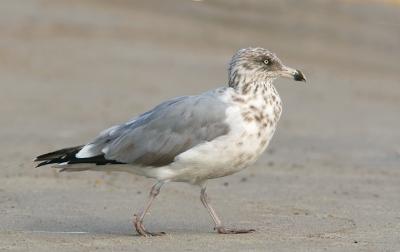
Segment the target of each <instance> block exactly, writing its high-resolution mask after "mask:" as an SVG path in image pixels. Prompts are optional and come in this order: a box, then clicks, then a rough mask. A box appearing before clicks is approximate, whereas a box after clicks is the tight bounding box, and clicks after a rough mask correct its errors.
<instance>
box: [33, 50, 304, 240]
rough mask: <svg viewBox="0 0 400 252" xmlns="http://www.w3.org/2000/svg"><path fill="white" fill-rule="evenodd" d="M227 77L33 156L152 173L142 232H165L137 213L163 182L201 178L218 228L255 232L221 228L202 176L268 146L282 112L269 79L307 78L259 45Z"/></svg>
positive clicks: (218, 173)
mask: <svg viewBox="0 0 400 252" xmlns="http://www.w3.org/2000/svg"><path fill="white" fill-rule="evenodd" d="M228 77H229V78H228V85H227V86H226V87H221V88H217V89H215V90H211V91H208V92H205V93H202V94H199V95H194V96H183V97H178V98H174V99H171V100H168V101H165V102H163V103H161V104H160V105H158V106H156V107H155V108H153V109H152V110H150V111H148V112H146V113H143V114H141V115H139V116H137V117H135V118H134V119H132V120H130V121H128V122H126V123H123V124H120V125H116V126H113V127H111V128H109V129H106V130H104V131H103V132H101V133H100V134H99V135H98V136H97V137H96V138H95V139H94V140H93V141H91V142H89V143H88V144H86V145H80V146H76V147H70V148H65V149H61V150H57V151H54V152H51V153H47V154H43V155H41V156H38V157H37V158H36V159H35V161H40V163H39V164H38V165H37V166H42V165H48V164H53V165H54V167H56V168H60V169H61V171H69V172H74V171H86V170H95V171H125V172H130V173H133V174H137V175H141V176H145V177H148V178H154V179H156V180H157V183H156V184H155V185H154V186H153V187H152V189H151V191H150V196H149V200H148V202H147V204H146V205H145V207H144V209H143V210H142V211H141V212H140V213H139V214H137V215H134V220H133V223H134V227H135V229H136V231H137V232H138V233H139V235H142V236H154V235H162V234H164V232H157V233H156V232H149V231H147V230H146V228H145V227H144V225H143V219H144V217H145V215H146V213H147V212H148V211H149V209H150V206H151V204H152V202H153V200H154V199H155V197H156V196H157V195H158V194H159V192H160V188H161V186H162V185H163V184H164V183H166V182H186V183H189V184H193V185H198V186H200V187H201V193H200V199H201V202H202V203H203V205H204V206H205V207H206V209H207V210H208V212H209V213H210V215H211V217H212V219H213V221H214V223H215V230H216V231H217V232H218V233H222V234H236V233H248V232H253V231H254V229H228V228H225V226H224V225H223V224H222V222H221V220H220V218H219V217H218V216H217V214H216V212H215V210H214V208H213V207H212V206H211V205H210V203H209V200H208V198H207V194H206V182H207V180H209V179H214V178H219V177H224V176H228V175H231V174H233V173H236V172H238V171H241V170H243V169H244V168H246V167H248V166H250V165H251V164H253V163H254V162H255V161H256V160H257V159H258V158H259V157H260V155H261V154H262V153H263V152H264V150H265V149H266V148H267V146H268V143H269V141H270V140H271V138H272V136H273V134H274V132H275V129H276V126H277V123H278V120H279V118H280V116H281V112H282V105H281V99H280V97H279V95H278V92H277V91H276V89H275V87H274V85H273V81H274V80H275V79H277V78H278V77H288V78H291V79H294V80H296V81H305V80H306V78H305V76H304V75H303V73H302V72H301V71H299V70H296V69H293V68H290V67H287V66H285V65H284V64H283V63H282V61H281V60H280V59H279V58H278V57H277V56H276V55H275V54H274V53H272V52H270V51H268V50H266V49H264V48H260V47H256V48H245V49H241V50H239V51H237V52H236V53H235V55H234V56H233V58H232V60H231V61H230V63H229V69H228Z"/></svg>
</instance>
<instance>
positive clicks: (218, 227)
mask: <svg viewBox="0 0 400 252" xmlns="http://www.w3.org/2000/svg"><path fill="white" fill-rule="evenodd" d="M200 200H201V203H203V205H204V206H205V207H206V208H207V210H208V212H209V213H210V215H211V218H212V219H213V221H214V223H215V227H214V230H217V232H218V233H219V234H245V233H252V232H254V231H255V230H254V229H228V228H225V227H224V226H223V225H222V222H221V220H220V219H219V218H218V216H217V213H216V212H215V210H214V208H213V207H212V206H211V205H210V203H209V200H208V197H207V194H206V187H205V185H203V186H202V188H201V194H200Z"/></svg>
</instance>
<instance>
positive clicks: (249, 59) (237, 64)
mask: <svg viewBox="0 0 400 252" xmlns="http://www.w3.org/2000/svg"><path fill="white" fill-rule="evenodd" d="M228 73H229V86H231V87H237V86H240V85H241V84H248V83H256V82H272V81H273V80H275V79H276V78H278V77H287V78H291V79H294V80H296V81H306V78H305V76H304V75H303V73H302V72H301V71H300V70H296V69H293V68H290V67H287V66H285V65H284V64H283V63H282V61H281V60H280V59H279V58H278V57H277V56H276V54H274V53H272V52H270V51H268V50H267V49H264V48H261V47H254V48H253V47H249V48H244V49H240V50H239V51H237V52H236V54H235V55H233V57H232V60H231V62H230V63H229V69H228Z"/></svg>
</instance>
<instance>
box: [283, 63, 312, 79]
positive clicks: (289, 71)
mask: <svg viewBox="0 0 400 252" xmlns="http://www.w3.org/2000/svg"><path fill="white" fill-rule="evenodd" d="M280 75H281V76H282V77H286V78H290V79H293V80H295V81H304V82H306V80H307V79H306V77H305V76H304V74H303V73H302V72H301V71H300V70H297V69H293V68H290V67H287V66H283V67H282V70H281V71H280Z"/></svg>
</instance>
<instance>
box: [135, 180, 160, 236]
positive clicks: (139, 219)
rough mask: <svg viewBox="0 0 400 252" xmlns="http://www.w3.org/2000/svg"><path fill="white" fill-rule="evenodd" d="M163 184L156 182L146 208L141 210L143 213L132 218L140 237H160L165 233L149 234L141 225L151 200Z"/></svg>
mask: <svg viewBox="0 0 400 252" xmlns="http://www.w3.org/2000/svg"><path fill="white" fill-rule="evenodd" d="M163 184H164V182H161V181H160V182H157V183H156V184H155V185H154V186H153V187H152V188H151V191H150V196H149V200H148V201H147V204H146V207H145V208H144V209H143V211H142V212H141V213H140V214H135V215H134V216H133V225H134V227H135V229H136V231H137V232H138V234H139V235H141V236H146V237H149V236H160V235H164V234H165V232H157V233H152V232H149V231H147V230H146V229H145V227H144V225H143V219H144V217H145V216H146V214H147V212H148V211H149V209H150V207H151V204H152V203H153V200H154V199H155V198H156V196H157V195H158V194H159V193H160V188H161V186H162V185H163Z"/></svg>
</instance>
